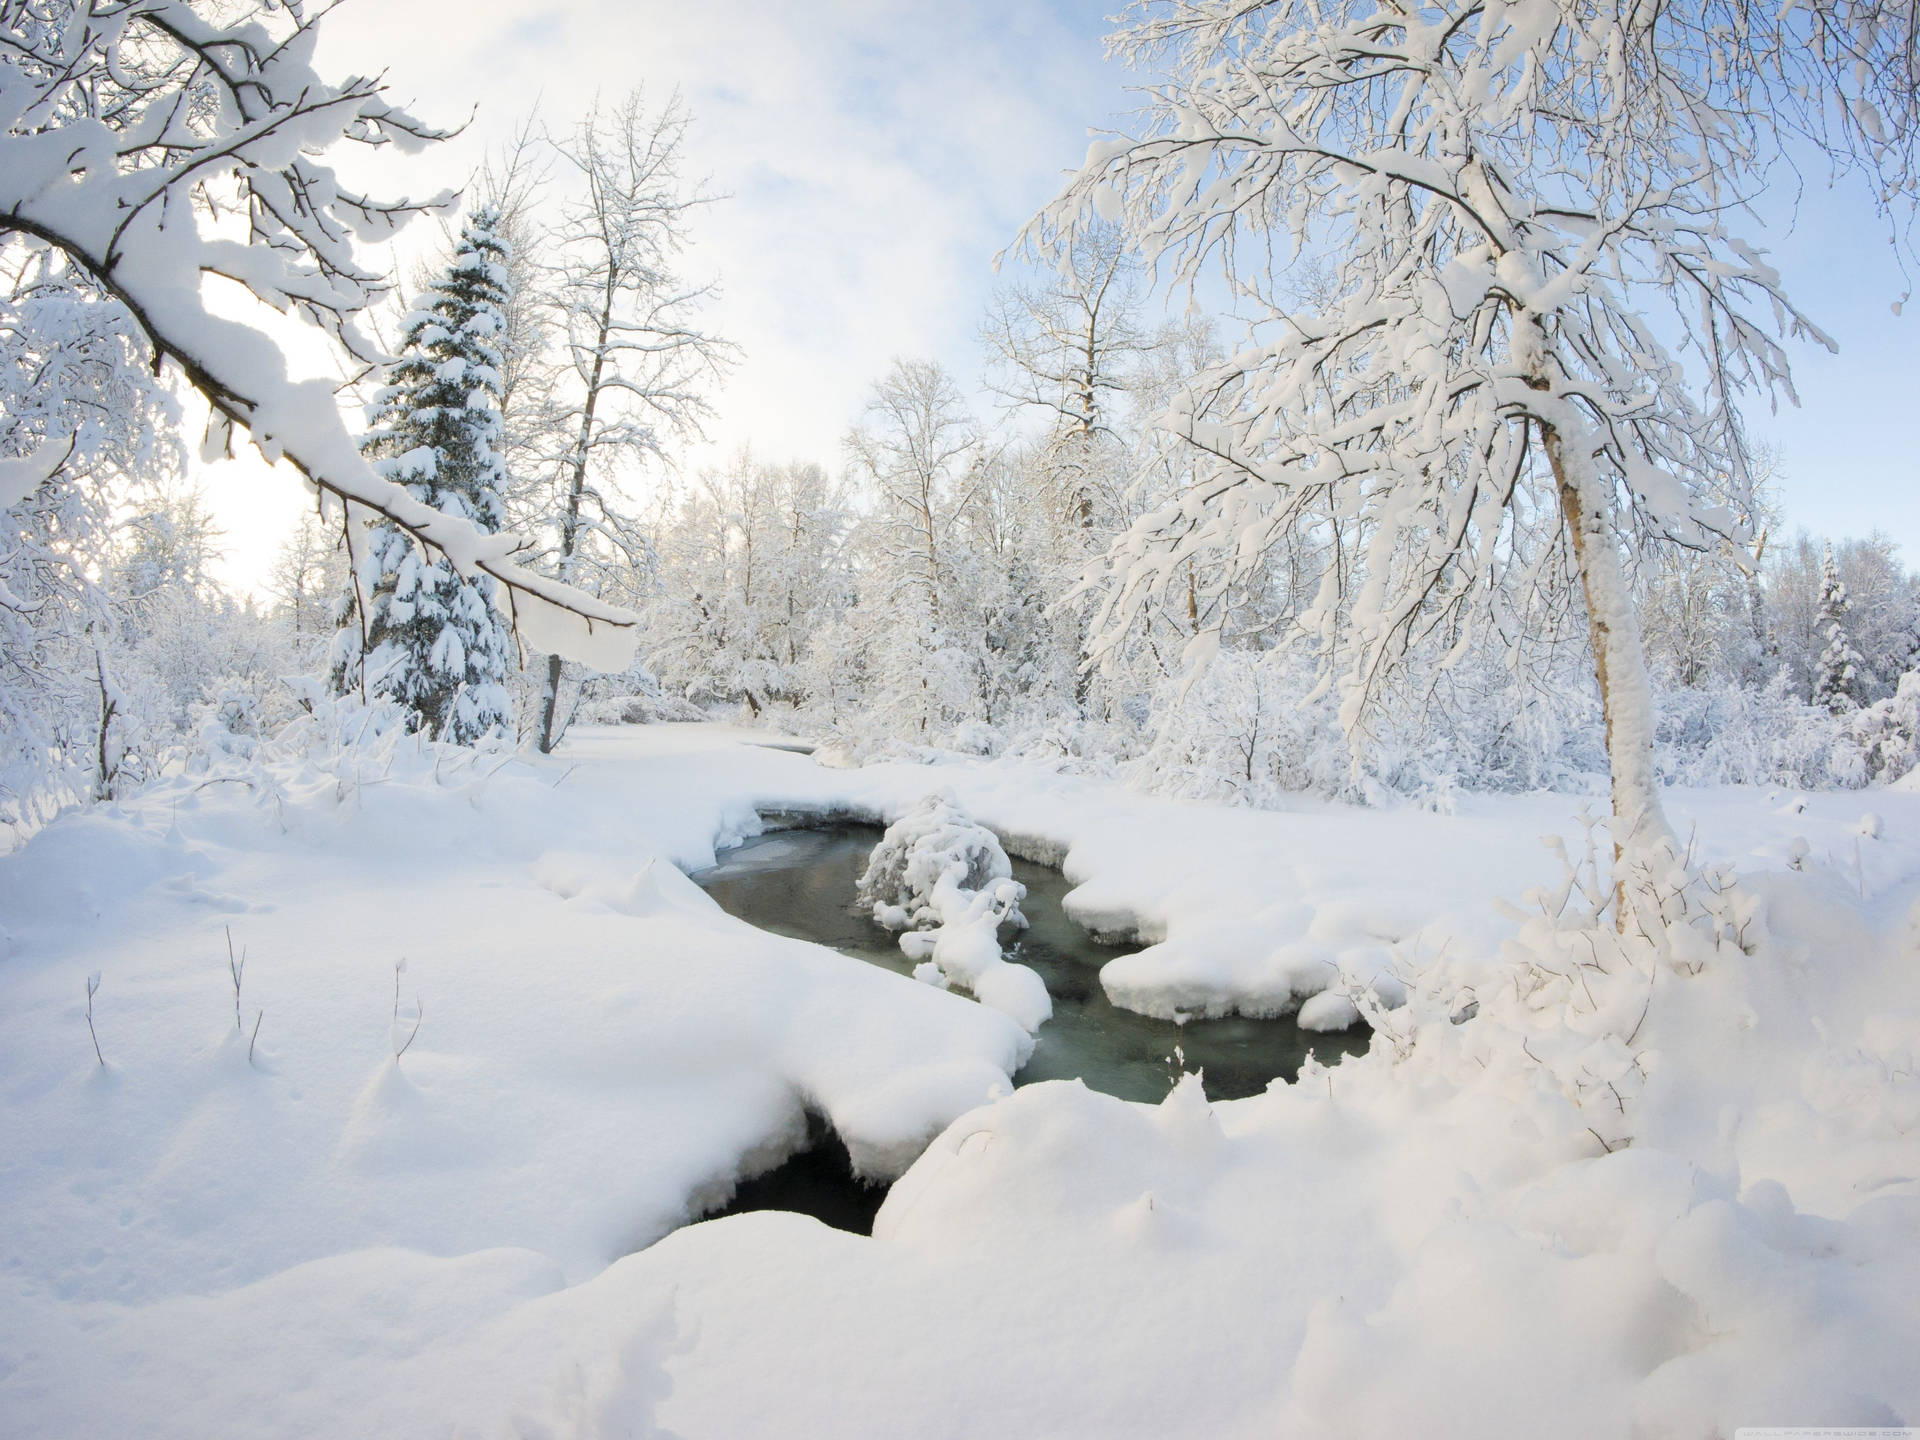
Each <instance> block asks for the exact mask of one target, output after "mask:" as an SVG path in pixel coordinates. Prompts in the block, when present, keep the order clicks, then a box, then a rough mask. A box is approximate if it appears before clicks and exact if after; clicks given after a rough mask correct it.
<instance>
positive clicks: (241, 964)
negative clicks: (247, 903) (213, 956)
mask: <svg viewBox="0 0 1920 1440" xmlns="http://www.w3.org/2000/svg"><path fill="white" fill-rule="evenodd" d="M226 928H227V973H228V974H229V975H231V976H232V977H233V1028H234V1029H235V1030H241V1029H244V1028H245V1027H244V1026H243V1025H242V1024H241V1023H240V980H241V977H242V976H244V975H245V974H246V973H247V952H246V948H245V947H244V946H243V947H241V950H240V958H239V959H238V960H236V959H234V958H233V927H232V926H231V925H229V926H227V927H226Z"/></svg>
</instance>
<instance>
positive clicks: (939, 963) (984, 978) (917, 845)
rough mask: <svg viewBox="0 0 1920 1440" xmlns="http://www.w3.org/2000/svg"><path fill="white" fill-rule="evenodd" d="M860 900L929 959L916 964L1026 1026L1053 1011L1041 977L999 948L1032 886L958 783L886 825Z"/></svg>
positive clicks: (926, 976) (923, 975)
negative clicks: (959, 793) (960, 796)
mask: <svg viewBox="0 0 1920 1440" xmlns="http://www.w3.org/2000/svg"><path fill="white" fill-rule="evenodd" d="M857 893H858V896H859V903H860V904H861V905H862V906H864V907H865V908H866V909H868V910H869V911H871V912H872V914H873V918H874V920H875V921H876V922H877V923H879V924H881V925H884V926H886V928H887V929H889V930H899V931H902V932H904V933H903V934H902V935H901V936H900V949H901V950H902V952H904V953H905V954H906V956H907V958H909V959H911V960H919V961H922V962H924V963H923V964H922V965H921V967H920V968H919V969H918V970H916V971H915V972H914V974H915V975H916V976H917V977H918V978H920V979H922V980H926V981H928V982H929V983H932V984H936V985H940V986H942V987H944V986H946V985H948V984H956V985H959V986H961V987H962V988H964V989H967V990H971V991H972V992H973V994H974V996H975V998H976V999H978V1000H979V1001H980V1002H981V1004H983V1005H991V1006H992V1007H993V1008H994V1009H996V1010H1003V1011H1005V1012H1006V1013H1007V1014H1009V1015H1011V1016H1012V1017H1013V1018H1014V1019H1015V1020H1018V1021H1019V1022H1020V1023H1021V1024H1022V1025H1024V1026H1025V1027H1026V1028H1027V1029H1028V1030H1029V1031H1033V1030H1038V1029H1039V1028H1040V1025H1041V1022H1042V1021H1044V1020H1046V1019H1047V1017H1048V1016H1050V1015H1052V1014H1053V1002H1052V1000H1051V999H1049V998H1048V996H1047V987H1046V985H1045V984H1044V983H1043V982H1042V981H1041V979H1040V977H1039V976H1038V975H1037V974H1035V973H1034V972H1033V971H1032V970H1030V969H1028V968H1027V967H1026V966H1024V965H1010V964H1008V963H1007V961H1006V959H1005V957H1003V956H1002V955H1001V953H1000V937H999V932H1000V927H1001V926H1002V925H1009V924H1011V925H1018V926H1021V927H1023V928H1024V927H1025V925H1026V923H1027V921H1026V917H1025V916H1024V915H1022V914H1021V913H1020V902H1021V901H1022V900H1023V899H1025V898H1026V894H1027V889H1026V886H1024V885H1022V884H1021V883H1020V882H1019V881H1017V880H1015V879H1014V878H1013V866H1012V864H1011V863H1010V862H1009V861H1008V859H1007V852H1006V851H1005V850H1004V849H1002V848H1001V845H1000V840H999V837H998V836H996V835H995V834H994V833H993V832H992V831H991V830H989V829H987V828H986V827H985V826H984V825H981V824H979V823H977V822H976V821H975V820H974V819H973V817H972V816H970V815H968V814H967V812H966V811H965V810H963V809H962V808H961V807H960V802H959V801H958V800H957V799H956V798H955V797H954V795H953V793H952V792H951V791H942V792H940V793H938V794H933V795H929V796H927V798H926V799H924V800H922V801H921V802H920V803H919V804H918V805H916V806H915V807H914V808H913V809H912V810H910V811H908V812H907V813H906V814H905V815H903V816H902V817H901V818H900V819H898V820H896V821H895V822H894V823H893V824H892V825H890V826H888V827H887V833H886V834H885V835H884V836H882V837H881V839H880V843H879V844H878V845H876V846H874V848H873V856H872V858H871V859H870V860H869V861H868V863H867V869H866V873H865V874H863V875H862V876H861V877H860V883H859V888H858V892H857Z"/></svg>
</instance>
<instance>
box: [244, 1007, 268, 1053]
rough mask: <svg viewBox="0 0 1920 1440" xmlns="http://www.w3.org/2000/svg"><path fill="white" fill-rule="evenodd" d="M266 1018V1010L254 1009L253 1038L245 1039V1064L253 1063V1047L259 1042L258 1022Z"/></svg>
mask: <svg viewBox="0 0 1920 1440" xmlns="http://www.w3.org/2000/svg"><path fill="white" fill-rule="evenodd" d="M266 1018H267V1012H266V1011H264V1010H256V1011H254V1013H253V1038H252V1039H251V1040H249V1041H247V1064H249V1065H251V1064H253V1047H254V1046H255V1045H258V1044H259V1043H260V1022H261V1021H262V1020H264V1019H266Z"/></svg>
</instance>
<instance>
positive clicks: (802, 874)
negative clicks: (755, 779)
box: [693, 825, 1368, 1233]
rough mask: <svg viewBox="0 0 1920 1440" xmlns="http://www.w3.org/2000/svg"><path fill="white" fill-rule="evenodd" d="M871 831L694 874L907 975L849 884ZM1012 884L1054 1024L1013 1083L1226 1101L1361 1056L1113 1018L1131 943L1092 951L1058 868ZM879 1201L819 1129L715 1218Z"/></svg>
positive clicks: (1236, 1030) (1026, 868) (1028, 867)
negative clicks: (1311, 1066)
mask: <svg viewBox="0 0 1920 1440" xmlns="http://www.w3.org/2000/svg"><path fill="white" fill-rule="evenodd" d="M880 835H881V832H880V830H879V829H878V828H876V827H873V826H866V825H836V826H832V827H828V828H822V829H810V830H777V831H774V832H772V833H770V834H767V835H762V836H760V837H758V838H756V839H753V840H749V841H747V842H746V843H745V844H743V845H740V846H738V847H737V848H735V849H733V850H730V851H728V852H726V853H725V854H724V855H723V856H721V857H720V863H719V864H717V865H715V866H714V867H713V868H712V869H709V870H703V871H701V872H700V873H698V874H696V875H695V876H694V877H693V878H694V880H695V881H697V882H698V883H699V884H700V885H701V887H702V888H704V889H705V890H706V891H707V893H708V894H710V895H712V896H713V898H714V899H715V900H717V901H719V903H720V906H721V908H722V909H724V910H725V911H727V913H728V914H730V915H734V916H737V917H738V918H740V919H742V920H745V921H747V922H748V923H749V924H753V925H757V926H759V927H760V928H761V929H762V930H769V931H772V932H773V933H774V934H776V935H788V936H792V937H794V938H796V939H801V940H812V941H814V942H816V943H818V944H821V945H828V946H831V947H832V948H833V949H835V950H838V951H840V952H841V953H842V954H845V955H851V956H854V957H856V958H858V959H861V960H865V961H867V962H869V963H870V964H874V965H879V966H882V967H884V968H886V969H888V970H892V971H895V972H897V973H899V974H902V975H910V974H912V973H913V962H912V961H911V960H909V959H907V957H906V956H905V955H903V954H902V953H901V951H900V943H899V939H898V937H897V936H895V935H894V934H893V933H892V932H890V931H887V930H884V929H882V928H881V927H880V926H878V925H876V924H874V923H873V920H872V919H871V918H870V917H869V916H867V915H865V914H863V913H861V912H860V911H858V910H856V909H855V908H854V887H855V885H856V883H857V882H858V881H859V878H860V875H861V872H862V871H864V870H865V869H866V865H867V857H868V856H869V855H870V854H871V853H872V851H873V847H874V846H875V845H877V844H878V843H879V841H880ZM1013 878H1014V879H1016V880H1018V881H1019V882H1020V883H1021V884H1023V885H1025V886H1026V887H1027V898H1026V899H1025V900H1024V901H1023V902H1022V903H1021V907H1020V908H1021V910H1022V911H1023V912H1024V913H1025V915H1026V917H1027V919H1028V921H1029V922H1030V928H1029V929H1027V930H1024V931H1021V930H1014V929H1011V928H1009V929H1005V930H1002V931H1001V937H1000V938H1001V943H1002V944H1003V945H1004V946H1005V947H1006V953H1007V958H1008V959H1009V960H1014V961H1018V962H1019V963H1020V964H1022V965H1028V966H1031V967H1032V968H1033V969H1034V970H1036V971H1038V972H1039V974H1040V978H1041V979H1042V980H1044V981H1045V982H1046V986H1047V993H1048V994H1049V995H1051V996H1052V997H1053V1018H1052V1019H1051V1020H1049V1021H1047V1023H1046V1024H1044V1025H1042V1026H1041V1027H1040V1034H1039V1037H1038V1041H1037V1043H1036V1044H1035V1046H1034V1051H1033V1058H1032V1059H1031V1060H1030V1061H1028V1062H1027V1064H1026V1066H1025V1067H1024V1068H1023V1069H1022V1070H1021V1071H1020V1073H1019V1075H1017V1076H1016V1077H1015V1081H1014V1083H1015V1084H1018V1085H1029V1084H1032V1083H1033V1082H1034V1081H1036V1080H1071V1079H1074V1078H1078V1079H1081V1080H1083V1081H1085V1082H1086V1084H1087V1085H1088V1086H1089V1087H1091V1088H1092V1089H1095V1090H1102V1091H1105V1092H1106V1093H1107V1094H1109V1095H1117V1096H1119V1097H1120V1098H1122V1099H1124V1100H1141V1101H1147V1102H1150V1103H1151V1102H1157V1101H1159V1100H1160V1099H1162V1098H1163V1097H1164V1096H1165V1095H1166V1093H1167V1091H1168V1089H1169V1088H1170V1087H1171V1085H1172V1084H1173V1082H1174V1080H1175V1079H1177V1078H1178V1076H1179V1073H1180V1071H1181V1070H1182V1069H1186V1070H1203V1071H1205V1072H1206V1087H1207V1094H1208V1095H1209V1096H1211V1097H1212V1098H1214V1099H1216V1100H1232V1099H1239V1098H1241V1097H1243V1096H1247V1095H1258V1094H1260V1093H1261V1092H1262V1091H1264V1090H1265V1089H1266V1088H1267V1085H1268V1083H1269V1082H1270V1081H1272V1080H1273V1079H1275V1078H1276V1077H1284V1078H1286V1079H1288V1080H1291V1079H1292V1078H1293V1077H1294V1075H1295V1073H1296V1072H1297V1071H1298V1070H1299V1068H1300V1065H1301V1063H1302V1062H1303V1061H1304V1060H1305V1059H1306V1058H1307V1055H1308V1053H1309V1052H1313V1053H1317V1054H1318V1055H1319V1057H1320V1059H1321V1060H1322V1061H1324V1062H1326V1063H1328V1064H1336V1063H1338V1061H1339V1058H1340V1057H1341V1056H1342V1055H1344V1054H1348V1053H1352V1052H1360V1051H1364V1050H1365V1049H1366V1048H1367V1040H1368V1033H1367V1030H1366V1028H1365V1027H1364V1026H1361V1027H1356V1028H1355V1029H1353V1030H1350V1031H1347V1032H1345V1033H1340V1034H1316V1033H1313V1032H1311V1031H1305V1030H1302V1029H1300V1027H1299V1026H1297V1025H1295V1024H1294V1023H1293V1021H1292V1020H1291V1019H1280V1020H1247V1019H1241V1018H1238V1017H1235V1018H1229V1019H1224V1020H1189V1021H1188V1022H1186V1023H1185V1024H1184V1025H1176V1024H1174V1023H1173V1022H1171V1021H1167V1020H1154V1019H1149V1018H1148V1017H1147V1016H1145V1015H1136V1014H1135V1013H1134V1012H1132V1011H1131V1010H1122V1009H1120V1008H1119V1007H1118V1006H1116V1005H1114V1004H1113V1003H1112V1002H1110V1001H1109V1000H1108V999H1107V995H1106V991H1105V990H1103V989H1102V988H1101V985H1100V967H1101V966H1102V965H1104V964H1106V962H1107V961H1109V960H1111V959H1113V958H1114V957H1115V956H1117V955H1124V954H1126V953H1128V950H1129V948H1131V947H1124V946H1111V945H1101V944H1098V943H1096V942H1095V941H1094V940H1093V939H1092V938H1091V937H1089V936H1088V934H1087V933H1086V931H1084V930H1082V929H1081V928H1080V927H1079V926H1077V925H1075V924H1074V923H1073V922H1072V921H1071V920H1069V919H1068V918H1067V917H1066V915H1065V913H1064V912H1063V911H1062V909H1061V906H1060V902H1061V899H1062V897H1064V896H1065V895H1066V893H1067V891H1069V890H1070V889H1072V888H1073V887H1072V886H1071V885H1069V884H1068V883H1067V880H1066V877H1065V876H1063V875H1062V874H1061V873H1060V872H1059V871H1057V870H1053V869H1049V868H1048V867H1046V866H1044V865H1035V864H1032V863H1030V862H1028V861H1025V860H1015V861H1014V862H1013ZM1176 1047H1177V1057H1178V1058H1176ZM816 1128H819V1129H823V1130H824V1129H825V1127H816ZM836 1152H837V1153H836ZM882 1193H883V1192H881V1191H880V1190H878V1189H872V1190H865V1189H864V1187H861V1186H860V1185H859V1184H858V1182H857V1181H855V1180H853V1178H852V1174H851V1170H850V1168H849V1167H848V1165H847V1162H846V1152H845V1149H844V1148H843V1147H841V1146H840V1145H839V1142H838V1140H837V1138H835V1137H834V1136H833V1135H832V1133H831V1131H830V1130H827V1131H826V1133H825V1134H824V1135H817V1136H816V1137H815V1143H814V1144H813V1145H812V1146H811V1147H810V1148H809V1149H808V1150H806V1151H804V1152H802V1153H801V1154H800V1155H798V1156H796V1157H794V1159H792V1160H790V1161H788V1162H787V1164H785V1165H783V1166H781V1167H780V1168H779V1169H777V1170H774V1171H772V1172H770V1173H769V1174H767V1175H764V1176H761V1177H760V1178H759V1179H757V1180H754V1181H750V1182H748V1183H747V1184H745V1185H743V1186H741V1188H740V1193H739V1194H738V1195H737V1196H736V1197H735V1199H734V1201H733V1203H732V1204H730V1205H729V1206H728V1207H727V1208H726V1209H725V1210H724V1211H722V1212H721V1213H722V1214H729V1215H730V1214H735V1213H738V1212H739V1211H742V1210H764V1209H780V1210H799V1211H801V1212H802V1213H804V1214H810V1215H814V1216H815V1217H816V1218H818V1219H821V1220H823V1221H825V1222H826V1223H827V1224H830V1225H835V1226H837V1227H838V1228H840V1229H848V1230H858V1231H860V1232H862V1233H865V1232H866V1231H867V1230H870V1229H871V1227H872V1219H873V1212H874V1210H875V1209H877V1208H878V1205H879V1198H880V1196H881V1194H882ZM868 1197H871V1198H870V1199H869V1198H868Z"/></svg>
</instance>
